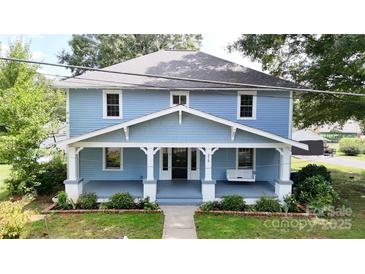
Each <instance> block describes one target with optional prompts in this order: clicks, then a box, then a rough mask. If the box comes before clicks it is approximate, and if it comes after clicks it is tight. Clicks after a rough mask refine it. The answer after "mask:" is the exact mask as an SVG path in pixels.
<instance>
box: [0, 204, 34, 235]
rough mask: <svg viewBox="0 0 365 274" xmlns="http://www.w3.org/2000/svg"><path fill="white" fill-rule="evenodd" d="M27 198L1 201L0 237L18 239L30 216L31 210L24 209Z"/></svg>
mask: <svg viewBox="0 0 365 274" xmlns="http://www.w3.org/2000/svg"><path fill="white" fill-rule="evenodd" d="M26 204H27V202H26V201H25V200H20V201H16V202H13V203H12V202H10V201H6V202H1V203H0V239H17V238H19V236H20V234H21V232H22V231H23V229H24V227H25V225H26V223H27V222H28V221H29V218H30V215H31V214H30V211H28V210H25V211H23V207H24V206H25V205H26Z"/></svg>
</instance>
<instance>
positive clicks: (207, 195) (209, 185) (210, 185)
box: [199, 147, 218, 202]
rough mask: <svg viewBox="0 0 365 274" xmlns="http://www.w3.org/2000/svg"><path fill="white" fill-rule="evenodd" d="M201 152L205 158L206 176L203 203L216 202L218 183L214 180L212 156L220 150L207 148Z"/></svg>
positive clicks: (203, 184) (203, 182)
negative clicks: (216, 185) (216, 186)
mask: <svg viewBox="0 0 365 274" xmlns="http://www.w3.org/2000/svg"><path fill="white" fill-rule="evenodd" d="M199 150H200V151H201V152H202V153H203V154H204V156H205V174H204V180H202V196H203V202H209V201H214V200H215V183H216V182H215V180H213V179H212V156H213V154H214V152H216V151H217V150H218V148H212V147H206V148H205V149H202V148H199Z"/></svg>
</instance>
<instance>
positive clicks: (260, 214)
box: [195, 209, 316, 218]
mask: <svg viewBox="0 0 365 274" xmlns="http://www.w3.org/2000/svg"><path fill="white" fill-rule="evenodd" d="M207 213H208V214H219V215H239V216H252V217H294V218H295V217H297V218H301V217H307V218H314V217H316V215H315V214H313V213H285V212H259V211H257V212H256V211H224V210H212V211H202V210H200V209H198V210H196V211H195V214H207Z"/></svg>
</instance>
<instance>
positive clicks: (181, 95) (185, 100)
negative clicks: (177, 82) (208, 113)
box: [170, 91, 189, 107]
mask: <svg viewBox="0 0 365 274" xmlns="http://www.w3.org/2000/svg"><path fill="white" fill-rule="evenodd" d="M177 105H184V106H187V107H188V106H189V92H188V91H172V92H171V93H170V106H172V107H173V106H177Z"/></svg>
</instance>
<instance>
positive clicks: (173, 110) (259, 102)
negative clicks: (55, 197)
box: [55, 51, 307, 204]
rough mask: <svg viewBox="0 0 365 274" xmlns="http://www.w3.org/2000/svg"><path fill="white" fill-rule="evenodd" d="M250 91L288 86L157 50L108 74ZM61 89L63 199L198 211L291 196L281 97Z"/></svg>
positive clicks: (78, 83) (150, 84) (194, 88)
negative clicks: (117, 198)
mask: <svg viewBox="0 0 365 274" xmlns="http://www.w3.org/2000/svg"><path fill="white" fill-rule="evenodd" d="M105 69H107V70H111V71H120V72H128V73H140V74H153V75H160V76H161V75H163V76H174V77H185V78H197V79H204V80H210V81H224V82H234V83H244V84H251V85H265V86H277V87H287V88H293V87H295V86H294V85H293V84H292V83H290V82H287V81H284V80H281V79H278V78H276V77H273V76H270V75H267V74H265V73H262V72H258V71H255V70H252V69H249V68H246V67H242V66H240V65H237V64H234V63H231V62H228V61H226V60H223V59H220V58H217V57H214V56H212V55H209V54H205V53H202V52H197V51H158V52H155V53H152V54H148V55H145V56H141V57H138V58H135V59H132V60H128V61H126V62H123V63H120V64H116V65H113V66H110V67H108V68H105ZM55 86H57V87H61V88H65V89H67V90H68V96H67V97H68V99H67V121H68V125H69V132H68V134H69V138H68V139H67V140H66V141H64V142H63V144H65V145H67V147H68V179H67V180H66V181H65V186H66V192H67V193H68V195H69V196H70V197H72V198H73V199H76V198H77V197H78V196H79V195H80V194H81V193H85V192H95V193H96V194H97V195H98V198H99V200H100V201H103V200H106V199H108V198H109V197H110V196H111V195H112V194H113V193H115V192H129V193H131V194H132V195H133V196H134V197H150V199H151V200H153V201H155V200H157V201H158V202H159V203H161V204H169V203H172V204H178V203H185V204H197V203H200V202H202V201H212V200H216V199H220V198H222V197H223V196H225V195H229V194H238V195H242V196H243V197H244V198H245V200H246V202H247V203H253V202H254V201H256V200H257V199H258V198H259V197H260V196H263V195H266V196H271V197H277V198H279V199H282V198H283V196H284V195H286V194H288V193H290V192H291V185H292V182H291V181H290V157H291V147H292V146H295V147H298V148H302V149H307V145H305V144H301V143H299V142H296V141H293V140H291V128H292V124H291V121H292V99H291V91H288V90H267V89H266V90H265V89H258V88H254V87H250V86H248V87H247V88H242V87H237V88H233V87H232V86H227V85H224V84H218V83H202V82H191V81H179V80H171V79H169V80H168V79H162V78H151V77H141V76H135V75H121V74H115V73H104V72H100V71H88V72H85V73H83V74H82V75H80V76H76V77H73V78H69V79H66V80H63V81H60V82H58V83H56V84H55Z"/></svg>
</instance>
